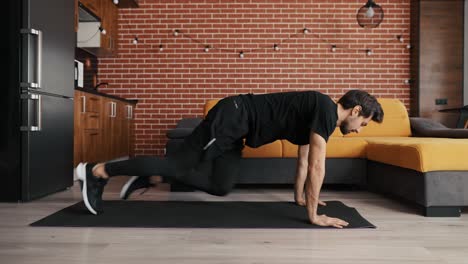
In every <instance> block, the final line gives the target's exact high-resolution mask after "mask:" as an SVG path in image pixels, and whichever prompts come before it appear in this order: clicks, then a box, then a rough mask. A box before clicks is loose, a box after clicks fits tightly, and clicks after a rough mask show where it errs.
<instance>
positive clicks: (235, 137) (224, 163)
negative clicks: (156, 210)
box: [105, 96, 248, 195]
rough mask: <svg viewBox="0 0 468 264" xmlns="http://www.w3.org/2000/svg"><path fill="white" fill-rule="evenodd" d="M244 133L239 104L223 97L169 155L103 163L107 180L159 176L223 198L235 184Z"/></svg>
mask: <svg viewBox="0 0 468 264" xmlns="http://www.w3.org/2000/svg"><path fill="white" fill-rule="evenodd" d="M247 132H248V118H247V113H246V109H245V107H244V105H243V103H242V100H241V99H240V98H239V97H237V96H233V97H227V98H225V99H223V100H221V101H220V102H218V104H217V105H216V106H215V107H213V109H212V110H210V112H209V113H208V114H207V116H206V118H205V119H204V120H203V121H202V122H201V123H200V125H198V126H197V127H196V128H195V129H194V131H193V132H192V134H191V135H189V136H188V137H187V138H185V140H184V143H183V144H182V145H181V146H180V148H179V149H177V150H176V151H175V152H174V153H173V154H171V155H168V156H167V157H165V158H158V157H137V158H134V159H129V160H124V161H118V162H111V163H106V165H105V170H106V172H107V174H108V175H109V176H118V175H127V176H133V175H136V176H143V177H148V176H152V175H160V176H163V177H166V178H169V179H173V180H176V181H178V182H181V183H184V184H186V185H189V186H192V187H194V188H196V189H199V190H202V191H205V192H207V193H210V194H213V195H226V194H227V193H229V192H230V191H231V190H232V188H233V187H234V185H235V183H236V181H237V178H238V174H239V162H240V158H241V153H242V149H243V142H242V138H243V137H245V135H246V134H247Z"/></svg>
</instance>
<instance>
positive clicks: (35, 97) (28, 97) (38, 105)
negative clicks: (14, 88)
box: [20, 94, 42, 132]
mask: <svg viewBox="0 0 468 264" xmlns="http://www.w3.org/2000/svg"><path fill="white" fill-rule="evenodd" d="M21 99H23V100H37V103H36V111H35V113H36V122H37V124H36V126H29V118H28V125H27V126H21V128H20V129H21V131H32V132H38V131H41V130H42V96H41V95H38V94H23V95H21Z"/></svg>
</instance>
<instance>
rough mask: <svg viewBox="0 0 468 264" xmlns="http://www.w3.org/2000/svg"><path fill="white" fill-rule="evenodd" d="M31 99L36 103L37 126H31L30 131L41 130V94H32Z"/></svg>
mask: <svg viewBox="0 0 468 264" xmlns="http://www.w3.org/2000/svg"><path fill="white" fill-rule="evenodd" d="M31 99H33V100H37V104H36V120H37V126H31V131H41V130H42V96H41V95H38V94H33V95H32V96H31Z"/></svg>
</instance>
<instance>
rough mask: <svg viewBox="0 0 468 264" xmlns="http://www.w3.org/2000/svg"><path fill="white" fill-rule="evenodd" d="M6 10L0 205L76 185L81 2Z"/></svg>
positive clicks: (14, 2) (26, 2) (46, 0)
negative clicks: (75, 109)
mask: <svg viewBox="0 0 468 264" xmlns="http://www.w3.org/2000/svg"><path fill="white" fill-rule="evenodd" d="M4 7H5V5H4ZM6 8H7V12H5V13H6V14H7V17H8V23H7V27H8V35H7V42H8V43H7V44H8V50H7V52H5V53H6V54H5V53H4V54H5V58H7V70H6V72H7V76H6V80H7V82H6V83H7V84H6V87H4V88H3V89H2V90H3V92H2V93H0V113H2V115H3V124H2V127H1V129H0V131H1V132H0V133H1V134H0V180H1V185H0V186H1V187H0V188H1V190H0V201H29V200H32V199H36V198H39V197H43V196H46V195H48V194H52V193H55V192H57V191H60V190H63V189H66V188H67V187H70V186H72V185H73V95H74V56H75V55H74V49H75V45H76V44H75V43H76V33H75V30H74V0H7V5H6ZM5 13H4V14H5Z"/></svg>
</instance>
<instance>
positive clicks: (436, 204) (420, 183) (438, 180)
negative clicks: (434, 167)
mask: <svg viewBox="0 0 468 264" xmlns="http://www.w3.org/2000/svg"><path fill="white" fill-rule="evenodd" d="M367 187H368V190H370V191H373V192H377V193H383V194H386V195H390V196H392V197H395V198H399V199H402V200H404V201H409V202H411V203H413V204H416V205H417V206H418V207H419V208H421V210H420V211H421V213H422V215H424V216H430V217H459V216H460V212H461V207H462V206H465V205H467V204H468V195H467V191H468V189H467V188H468V171H432V172H425V173H423V172H419V171H415V170H411V169H406V168H401V167H398V166H393V165H388V164H384V163H380V162H375V161H370V160H368V161H367Z"/></svg>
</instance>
